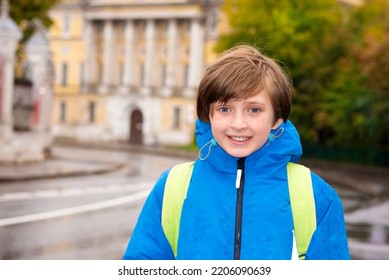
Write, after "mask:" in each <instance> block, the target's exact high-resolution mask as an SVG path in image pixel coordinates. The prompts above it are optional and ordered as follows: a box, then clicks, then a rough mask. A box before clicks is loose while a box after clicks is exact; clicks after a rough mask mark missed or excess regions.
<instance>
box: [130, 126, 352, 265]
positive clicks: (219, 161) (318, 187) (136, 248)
mask: <svg viewBox="0 0 389 280" xmlns="http://www.w3.org/2000/svg"><path fill="white" fill-rule="evenodd" d="M280 127H283V128H284V132H283V133H282V135H281V136H280V137H278V138H275V139H274V140H273V141H269V143H266V144H265V145H264V146H263V147H261V148H260V149H259V150H258V151H256V152H254V153H253V154H251V155H249V156H248V157H247V158H246V160H245V168H244V178H245V179H244V194H243V209H242V213H243V214H242V235H241V254H240V258H241V259H268V260H284V259H291V253H292V245H293V234H292V230H293V221H292V213H291V206H290V200H289V193H288V186H287V173H286V165H287V163H288V162H289V161H292V162H297V161H298V160H299V158H300V156H301V154H302V148H301V144H300V137H299V135H298V132H297V130H296V128H295V127H294V126H293V124H292V123H291V122H289V121H288V122H286V123H282V125H281V126H280ZM280 127H279V128H280ZM279 128H278V129H279ZM273 133H276V131H273ZM196 137H197V145H198V147H199V148H202V147H204V149H203V150H202V155H203V156H204V157H205V156H206V155H207V154H208V151H209V155H208V156H207V157H206V159H205V160H200V159H197V160H196V162H195V165H194V169H193V176H192V179H191V182H190V185H189V189H188V193H187V198H186V200H185V201H184V205H183V208H182V216H181V225H180V234H179V239H178V253H177V259H186V260H189V259H197V260H208V259H213V260H225V259H227V260H228V259H233V255H234V240H235V216H236V201H237V189H236V187H235V181H236V176H237V161H238V159H237V158H234V157H231V156H230V155H228V154H227V153H226V152H225V151H224V150H223V149H222V148H221V147H220V146H218V145H217V144H215V145H212V144H211V143H209V141H210V140H211V139H212V132H211V128H210V125H209V124H207V123H203V122H200V121H197V124H196ZM207 143H208V144H207ZM209 149H210V150H209ZM168 173H169V170H167V171H165V172H164V173H163V174H162V175H161V176H160V178H159V179H158V181H157V182H156V184H155V186H154V188H153V189H152V191H151V193H150V195H149V197H148V198H147V200H146V202H145V204H144V207H143V209H142V211H141V214H140V216H139V218H138V221H137V224H136V226H135V229H134V231H133V233H132V236H131V239H130V241H129V244H128V247H127V250H126V252H125V254H124V256H123V259H138V260H139V259H174V255H173V252H172V250H171V248H170V245H169V243H168V241H167V239H166V237H165V235H164V233H163V230H162V226H161V208H162V199H163V192H164V186H165V182H166V178H167V176H168ZM312 184H313V191H314V198H315V203H316V220H317V229H316V231H315V232H314V235H313V237H312V240H311V243H310V246H309V248H308V251H307V254H306V259H350V255H349V251H348V244H347V237H346V230H345V222H344V215H343V208H342V204H341V201H340V199H339V197H338V195H337V194H336V192H335V191H334V189H333V188H331V187H330V186H329V185H328V184H327V183H326V182H325V181H324V180H322V179H321V178H320V177H319V176H317V175H315V174H314V173H312Z"/></svg>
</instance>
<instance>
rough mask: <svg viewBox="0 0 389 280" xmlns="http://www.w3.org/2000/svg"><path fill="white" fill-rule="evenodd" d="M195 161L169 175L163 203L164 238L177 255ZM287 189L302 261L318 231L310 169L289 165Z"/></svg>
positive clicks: (174, 168)
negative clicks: (182, 212)
mask: <svg viewBox="0 0 389 280" xmlns="http://www.w3.org/2000/svg"><path fill="white" fill-rule="evenodd" d="M193 166H194V162H187V163H182V164H178V165H176V166H174V167H173V168H172V169H171V170H170V173H169V175H168V178H167V180H166V185H165V191H164V195H163V202H162V215H161V223H162V228H163V231H164V233H165V236H166V238H167V240H168V242H169V244H170V246H171V248H172V250H173V253H174V256H175V257H176V256H177V246H178V235H179V229H180V220H181V211H182V205H183V203H184V200H185V198H186V193H187V190H188V187H189V182H190V179H191V177H192V171H193ZM287 174H288V188H289V196H290V203H291V208H292V215H293V223H294V235H295V241H296V243H297V251H298V256H299V259H300V260H303V259H305V253H306V251H307V249H308V246H309V243H310V241H311V237H312V235H313V232H314V231H315V229H316V209H315V201H314V197H313V189H312V181H311V173H310V170H309V168H307V167H305V166H303V165H300V164H296V163H291V162H289V163H288V165H287Z"/></svg>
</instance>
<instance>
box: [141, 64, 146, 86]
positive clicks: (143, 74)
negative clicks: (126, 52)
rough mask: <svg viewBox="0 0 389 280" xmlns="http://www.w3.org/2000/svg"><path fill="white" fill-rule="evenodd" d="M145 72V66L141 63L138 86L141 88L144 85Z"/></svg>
mask: <svg viewBox="0 0 389 280" xmlns="http://www.w3.org/2000/svg"><path fill="white" fill-rule="evenodd" d="M145 71H146V69H145V65H144V64H143V63H142V64H141V65H140V84H141V85H142V86H145V85H146V73H145Z"/></svg>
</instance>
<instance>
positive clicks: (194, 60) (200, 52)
mask: <svg viewBox="0 0 389 280" xmlns="http://www.w3.org/2000/svg"><path fill="white" fill-rule="evenodd" d="M190 41H191V42H190V57H189V80H188V85H189V87H188V88H187V89H185V91H184V95H185V96H187V97H194V96H195V95H196V89H197V87H198V85H199V82H200V79H201V75H202V72H203V65H204V27H203V26H202V25H201V19H197V18H196V19H192V21H191V24H190Z"/></svg>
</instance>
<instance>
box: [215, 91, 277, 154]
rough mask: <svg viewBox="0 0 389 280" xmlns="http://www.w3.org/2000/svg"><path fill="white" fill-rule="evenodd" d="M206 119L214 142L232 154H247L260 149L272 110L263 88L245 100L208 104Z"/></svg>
mask: <svg viewBox="0 0 389 280" xmlns="http://www.w3.org/2000/svg"><path fill="white" fill-rule="evenodd" d="M210 121H211V128H212V134H213V137H214V138H215V140H216V142H217V143H218V144H219V146H220V147H222V148H223V149H224V150H225V151H226V152H227V153H228V154H229V155H231V156H233V157H238V158H242V157H247V156H249V155H250V154H252V153H253V152H255V151H257V150H258V149H259V148H261V147H262V146H263V145H264V144H265V143H266V141H267V139H268V137H269V134H270V131H271V130H272V129H274V128H277V127H278V126H279V125H280V124H281V122H282V119H279V120H277V121H276V122H275V120H274V111H273V108H272V105H271V103H270V100H269V97H268V94H267V92H266V91H262V92H261V93H259V94H257V95H254V96H252V97H249V98H247V99H245V100H229V101H227V102H226V103H221V102H215V103H213V104H211V110H210Z"/></svg>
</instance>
